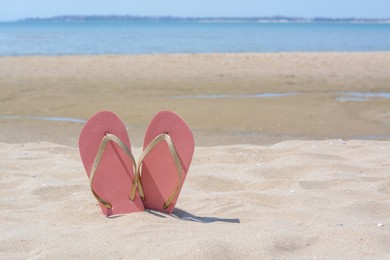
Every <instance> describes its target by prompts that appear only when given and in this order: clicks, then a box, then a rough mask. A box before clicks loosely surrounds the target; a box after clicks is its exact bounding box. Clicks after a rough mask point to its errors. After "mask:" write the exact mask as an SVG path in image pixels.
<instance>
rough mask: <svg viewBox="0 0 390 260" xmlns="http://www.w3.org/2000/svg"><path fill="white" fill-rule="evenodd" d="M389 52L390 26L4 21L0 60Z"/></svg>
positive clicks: (2, 23) (214, 21)
mask: <svg viewBox="0 0 390 260" xmlns="http://www.w3.org/2000/svg"><path fill="white" fill-rule="evenodd" d="M333 51H334V52H354V51H362V52H371V51H390V23H370V22H368V23H364V22H362V23H352V22H283V23H281V22H254V21H233V22H229V21H218V20H212V21H204V20H202V21H197V20H190V21H187V20H177V21H176V20H172V21H171V20H168V21H165V20H120V21H117V20H102V21H100V20H98V21H63V20H55V21H53V20H38V21H34V20H32V21H17V22H0V56H22V55H95V54H97V55H103V54H171V53H251V52H333Z"/></svg>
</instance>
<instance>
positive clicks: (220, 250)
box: [0, 140, 390, 259]
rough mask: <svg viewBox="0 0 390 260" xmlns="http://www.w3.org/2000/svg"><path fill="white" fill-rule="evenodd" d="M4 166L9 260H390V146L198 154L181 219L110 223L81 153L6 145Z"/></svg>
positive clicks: (0, 150)
mask: <svg viewBox="0 0 390 260" xmlns="http://www.w3.org/2000/svg"><path fill="white" fill-rule="evenodd" d="M139 154H140V149H135V155H136V156H139ZM0 163H1V165H2V170H1V172H2V174H1V179H0V181H1V182H0V184H1V188H0V205H1V208H2V210H1V213H0V220H1V223H2V235H1V239H0V258H2V259H18V258H19V259H25V258H32V259H34V258H39V259H41V258H46V259H57V258H60V259H64V258H67V259H68V258H105V257H109V258H114V259H120V258H123V259H141V258H160V259H172V258H174V259H183V258H185V259H237V258H242V259H247V258H249V259H256V258H257V259H258V258H276V259H280V258H306V259H307V258H328V259H359V258H369V259H373V258H377V259H379V258H381V259H385V258H388V257H389V255H390V248H389V246H388V245H389V243H390V221H389V215H390V204H389V197H390V143H389V142H383V141H382V142H379V141H347V142H346V141H342V140H326V141H285V142H281V143H278V144H275V145H272V146H254V145H232V146H215V147H197V148H196V151H195V157H194V161H193V163H192V166H191V169H190V172H189V175H188V177H187V180H186V183H185V186H184V188H183V190H182V193H181V195H180V196H181V197H180V198H179V201H178V203H177V205H176V207H177V209H176V210H175V212H174V214H176V217H174V216H169V215H164V214H161V213H157V212H142V213H133V214H129V215H125V216H121V217H117V218H110V219H109V218H106V217H104V216H103V215H102V214H101V212H100V208H99V207H98V206H97V203H96V201H95V199H94V197H93V196H92V195H91V193H90V191H89V188H88V181H87V177H86V174H85V172H84V171H83V167H82V164H81V162H80V159H79V155H78V150H77V149H76V148H70V147H68V146H61V145H58V144H53V143H46V142H42V143H28V144H1V145H0Z"/></svg>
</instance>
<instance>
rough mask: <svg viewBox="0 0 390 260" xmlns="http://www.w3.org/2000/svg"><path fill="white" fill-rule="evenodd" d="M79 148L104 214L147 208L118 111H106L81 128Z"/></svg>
mask: <svg viewBox="0 0 390 260" xmlns="http://www.w3.org/2000/svg"><path fill="white" fill-rule="evenodd" d="M79 149H80V155H81V160H82V161H83V164H84V168H85V170H86V171H87V175H88V178H89V181H90V187H91V191H92V194H93V195H94V196H95V198H96V199H97V200H98V202H99V204H100V207H101V209H102V212H103V214H104V215H106V216H110V215H118V214H124V213H130V212H138V211H143V210H144V206H143V204H142V201H141V198H140V196H139V194H138V192H137V188H136V183H137V181H136V177H135V175H134V172H135V169H136V163H135V161H134V157H133V155H132V153H131V148H130V141H129V137H128V135H127V132H126V128H125V126H124V125H123V123H122V121H121V120H120V119H119V117H118V116H117V115H116V114H114V113H112V112H109V111H103V112H99V113H97V114H96V115H94V116H93V117H92V118H90V119H89V120H88V122H87V123H86V124H85V126H84V127H83V129H82V131H81V134H80V138H79Z"/></svg>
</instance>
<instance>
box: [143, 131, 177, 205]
mask: <svg viewBox="0 0 390 260" xmlns="http://www.w3.org/2000/svg"><path fill="white" fill-rule="evenodd" d="M162 141H165V142H166V143H167V145H168V148H169V151H170V153H171V155H172V158H173V162H174V164H175V166H176V171H177V175H178V183H177V186H176V189H175V190H174V191H173V192H172V193H171V194H170V195H169V197H168V199H167V200H166V201H165V202H164V205H163V208H164V209H166V208H168V207H169V205H171V203H172V201H173V200H174V199H175V198H176V196H177V194H178V192H179V190H180V184H181V180H182V175H183V167H182V166H181V162H180V158H179V155H178V153H177V150H176V148H175V145H174V143H173V141H172V138H171V137H170V136H169V134H168V133H163V134H160V135H158V136H156V137H155V138H154V139H153V140H152V141H151V142H150V143H149V144H148V145H147V146H146V148H145V149H144V151H143V153H142V155H141V157H140V159H139V161H138V168H137V173H136V176H137V177H136V179H137V182H138V189H139V192H140V196H141V198H142V200H144V199H145V195H144V193H143V189H142V183H141V179H140V175H141V168H142V161H143V160H144V159H145V157H146V156H147V155H148V154H149V152H150V151H152V150H153V148H154V147H155V146H156V145H158V144H159V143H160V142H162Z"/></svg>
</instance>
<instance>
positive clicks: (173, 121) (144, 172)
mask: <svg viewBox="0 0 390 260" xmlns="http://www.w3.org/2000/svg"><path fill="white" fill-rule="evenodd" d="M164 133H165V134H168V135H169V137H170V138H171V140H172V142H173V144H174V147H175V149H176V151H177V154H178V157H179V160H180V163H181V167H182V169H183V173H182V178H181V181H180V183H179V175H178V172H177V167H176V165H175V162H174V159H173V157H172V154H171V152H170V150H169V147H168V145H167V143H166V142H164V141H162V142H160V143H158V144H157V145H156V146H155V147H154V148H153V149H152V150H151V151H150V152H149V153H148V154H147V155H146V157H145V158H144V159H143V162H142V167H141V183H142V187H143V190H144V194H145V198H144V206H145V208H147V209H154V210H160V211H165V212H168V213H172V212H173V210H174V208H175V205H176V202H177V199H178V197H179V194H180V190H181V188H182V186H183V183H184V181H185V178H186V175H187V172H188V169H189V167H190V164H191V160H192V156H193V154H194V148H195V142H194V137H193V135H192V132H191V130H190V128H189V127H188V126H187V124H186V123H185V122H184V121H183V119H181V118H180V117H179V116H178V115H177V114H175V113H173V112H170V111H162V112H160V113H158V114H157V115H156V116H155V117H154V118H153V119H152V121H151V122H150V124H149V127H148V129H147V131H146V134H145V139H144V149H145V148H146V147H147V146H148V144H149V143H150V142H152V141H153V140H154V138H156V137H157V136H159V135H161V134H164ZM178 185H179V189H178V190H177V193H176V196H175V198H174V199H173V201H172V202H171V203H170V205H169V206H168V207H167V208H164V203H165V202H166V201H167V200H168V199H169V197H170V195H171V194H172V192H174V191H175V190H176V188H177V187H178Z"/></svg>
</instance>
